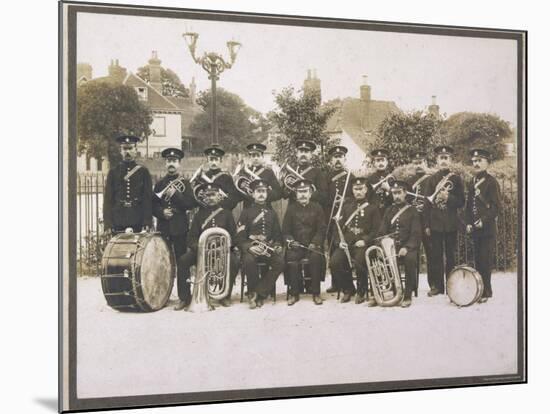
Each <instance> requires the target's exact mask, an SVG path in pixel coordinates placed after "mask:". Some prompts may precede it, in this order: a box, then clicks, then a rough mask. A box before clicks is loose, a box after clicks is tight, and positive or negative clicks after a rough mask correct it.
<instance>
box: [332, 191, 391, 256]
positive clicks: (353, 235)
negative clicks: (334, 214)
mask: <svg viewBox="0 0 550 414" xmlns="http://www.w3.org/2000/svg"><path fill="white" fill-rule="evenodd" d="M342 216H343V218H342V220H340V226H341V227H342V232H343V233H344V238H345V239H346V243H348V245H349V246H350V247H353V245H354V244H355V243H356V242H358V241H359V240H363V241H364V242H365V244H366V245H367V246H368V245H369V244H371V243H372V240H373V239H374V238H375V237H376V236H377V231H378V228H379V227H380V222H381V220H382V216H381V215H380V210H379V209H378V207H377V206H376V205H374V204H372V203H369V202H368V201H367V200H366V199H364V200H356V199H352V200H348V201H346V202H345V203H344V206H343V208H342Z"/></svg>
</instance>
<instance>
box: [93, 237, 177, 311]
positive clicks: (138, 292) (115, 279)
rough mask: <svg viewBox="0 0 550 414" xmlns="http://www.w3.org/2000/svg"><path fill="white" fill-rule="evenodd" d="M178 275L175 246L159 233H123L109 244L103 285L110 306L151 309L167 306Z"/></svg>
mask: <svg viewBox="0 0 550 414" xmlns="http://www.w3.org/2000/svg"><path fill="white" fill-rule="evenodd" d="M175 276H176V260H175V257H174V254H173V252H172V249H171V248H170V247H169V246H168V244H167V243H166V241H165V240H164V239H163V238H162V237H161V236H160V234H158V233H120V234H117V235H115V236H114V237H113V238H112V239H111V240H110V241H109V243H108V244H107V246H106V248H105V251H104V253H103V259H102V274H101V287H102V289H103V294H104V295H105V299H106V300H107V305H109V306H110V307H111V308H113V309H116V310H119V311H125V312H152V311H157V310H159V309H161V308H163V307H164V305H166V302H168V299H169V298H170V293H171V292H172V286H173V284H174V278H175Z"/></svg>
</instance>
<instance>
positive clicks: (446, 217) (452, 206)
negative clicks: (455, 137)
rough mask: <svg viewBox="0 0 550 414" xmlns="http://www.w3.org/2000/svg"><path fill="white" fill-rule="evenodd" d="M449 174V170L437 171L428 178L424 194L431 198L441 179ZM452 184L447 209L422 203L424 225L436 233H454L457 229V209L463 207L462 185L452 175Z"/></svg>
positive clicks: (456, 176)
mask: <svg viewBox="0 0 550 414" xmlns="http://www.w3.org/2000/svg"><path fill="white" fill-rule="evenodd" d="M448 174H449V170H448V169H445V170H439V171H437V172H436V173H435V174H433V175H432V176H431V177H430V178H428V180H427V181H428V182H427V183H426V190H425V191H426V194H427V195H428V196H431V195H432V194H433V193H434V192H435V188H436V187H437V184H438V183H439V182H440V181H441V180H442V179H443V177H445V176H447V175H448ZM449 179H450V180H451V182H452V183H453V189H452V190H451V191H449V199H448V200H447V207H446V208H445V209H443V210H442V209H440V208H438V207H437V205H435V204H432V203H430V202H429V201H427V200H425V202H424V212H423V213H422V214H423V216H424V225H425V226H426V227H427V228H429V229H431V230H432V231H437V232H455V231H457V227H458V213H457V211H458V209H459V208H462V207H464V184H463V182H462V178H460V176H458V175H456V174H453V175H451V176H450V177H449Z"/></svg>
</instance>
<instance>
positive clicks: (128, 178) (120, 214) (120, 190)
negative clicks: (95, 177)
mask: <svg viewBox="0 0 550 414" xmlns="http://www.w3.org/2000/svg"><path fill="white" fill-rule="evenodd" d="M116 140H117V142H118V143H119V144H120V152H121V154H122V161H121V162H120V163H119V164H118V165H117V166H116V167H113V168H111V169H110V170H109V173H108V174H107V181H106V182H105V190H104V193H103V225H104V229H105V231H106V232H121V231H125V230H126V229H127V228H131V229H132V230H133V231H134V232H140V231H142V230H148V229H149V228H150V227H151V225H152V222H153V213H152V194H151V193H152V189H153V184H152V181H151V174H149V170H147V168H146V167H144V166H142V165H139V164H136V161H135V159H136V156H137V146H136V144H137V142H138V141H139V138H138V137H135V136H131V135H125V136H120V137H118V138H117V139H116Z"/></svg>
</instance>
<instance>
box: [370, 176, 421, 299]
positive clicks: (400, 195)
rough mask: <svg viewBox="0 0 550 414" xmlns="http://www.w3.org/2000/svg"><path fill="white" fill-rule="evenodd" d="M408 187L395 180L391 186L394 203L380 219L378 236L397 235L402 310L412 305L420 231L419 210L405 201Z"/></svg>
mask: <svg viewBox="0 0 550 414" xmlns="http://www.w3.org/2000/svg"><path fill="white" fill-rule="evenodd" d="M407 191H408V185H407V183H406V182H404V181H398V180H395V181H394V182H393V183H392V186H391V195H392V198H393V200H394V201H393V204H392V205H391V206H390V207H388V209H387V210H386V212H385V213H384V217H383V218H382V224H381V225H380V229H379V231H378V234H379V236H383V235H386V234H390V233H393V232H396V236H395V249H396V251H397V256H398V258H397V260H398V263H401V264H403V266H404V267H405V292H404V297H403V301H402V302H401V307H403V308H406V307H409V306H410V305H411V300H412V292H413V291H414V290H415V289H416V271H417V261H418V247H419V246H420V238H421V231H422V230H421V228H420V215H419V214H418V211H416V209H415V208H414V207H413V206H411V205H410V204H408V203H407V202H406V196H407V193H406V192H407Z"/></svg>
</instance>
